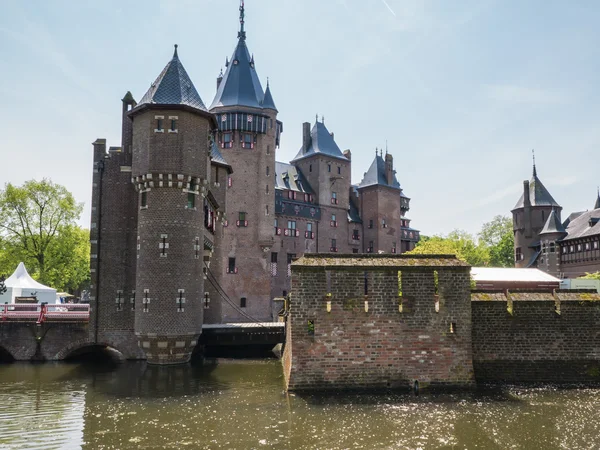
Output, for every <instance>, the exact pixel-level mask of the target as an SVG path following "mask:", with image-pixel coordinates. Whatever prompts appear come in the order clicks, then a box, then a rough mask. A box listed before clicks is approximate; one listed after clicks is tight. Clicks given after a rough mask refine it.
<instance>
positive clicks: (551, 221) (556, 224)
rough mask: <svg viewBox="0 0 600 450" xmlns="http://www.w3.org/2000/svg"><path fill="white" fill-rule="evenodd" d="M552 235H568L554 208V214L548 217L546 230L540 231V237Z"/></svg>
mask: <svg viewBox="0 0 600 450" xmlns="http://www.w3.org/2000/svg"><path fill="white" fill-rule="evenodd" d="M552 233H565V234H566V233H567V232H566V230H565V228H564V227H563V224H562V223H561V222H560V219H559V217H558V214H556V211H555V210H554V208H552V212H551V213H550V215H549V216H548V220H546V224H545V225H544V228H542V231H540V236H541V235H542V234H552Z"/></svg>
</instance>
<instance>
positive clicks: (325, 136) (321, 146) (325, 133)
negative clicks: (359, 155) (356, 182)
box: [292, 120, 348, 162]
mask: <svg viewBox="0 0 600 450" xmlns="http://www.w3.org/2000/svg"><path fill="white" fill-rule="evenodd" d="M303 150H304V148H301V149H300V151H299V152H298V154H297V155H296V157H295V158H294V159H292V162H294V161H299V160H301V159H304V158H308V157H310V156H314V155H324V156H328V157H331V158H336V159H341V160H344V161H348V158H346V157H345V156H344V154H343V153H342V151H341V150H340V148H339V147H338V145H337V144H336V143H335V139H334V138H333V136H332V135H331V133H330V132H329V130H328V129H327V127H326V126H325V124H324V123H323V122H319V121H318V120H317V122H316V123H315V125H314V126H313V127H312V130H311V131H310V145H309V146H308V148H307V149H306V151H305V152H303Z"/></svg>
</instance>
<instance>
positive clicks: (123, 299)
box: [116, 291, 125, 311]
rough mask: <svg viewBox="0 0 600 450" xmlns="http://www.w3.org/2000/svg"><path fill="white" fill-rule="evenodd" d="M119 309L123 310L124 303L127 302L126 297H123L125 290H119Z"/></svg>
mask: <svg viewBox="0 0 600 450" xmlns="http://www.w3.org/2000/svg"><path fill="white" fill-rule="evenodd" d="M116 303H117V311H123V303H125V297H123V291H117V298H116Z"/></svg>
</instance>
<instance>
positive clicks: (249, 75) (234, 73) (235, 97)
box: [210, 34, 273, 110]
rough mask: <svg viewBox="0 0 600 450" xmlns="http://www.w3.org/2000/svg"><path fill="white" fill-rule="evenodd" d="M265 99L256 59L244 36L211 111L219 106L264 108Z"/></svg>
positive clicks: (232, 58) (238, 44)
mask: <svg viewBox="0 0 600 450" xmlns="http://www.w3.org/2000/svg"><path fill="white" fill-rule="evenodd" d="M264 98H265V94H264V92H263V89H262V86H261V84H260V80H259V79H258V74H257V73H256V70H255V68H254V57H251V56H250V52H249V51H248V47H247V46H246V40H245V34H244V36H243V38H242V37H240V39H239V40H238V43H237V45H236V47H235V50H234V51H233V55H232V56H231V61H228V63H227V69H226V70H225V74H224V75H223V80H221V84H219V88H218V89H217V94H216V95H215V99H214V100H213V102H212V104H211V105H210V109H211V110H212V109H213V108H217V107H219V106H249V107H251V108H262V107H263V106H262V105H263V100H264ZM272 101H273V99H272V98H271V102H272Z"/></svg>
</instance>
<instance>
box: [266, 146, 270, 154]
mask: <svg viewBox="0 0 600 450" xmlns="http://www.w3.org/2000/svg"><path fill="white" fill-rule="evenodd" d="M270 154H271V146H270V145H267V155H270Z"/></svg>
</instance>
